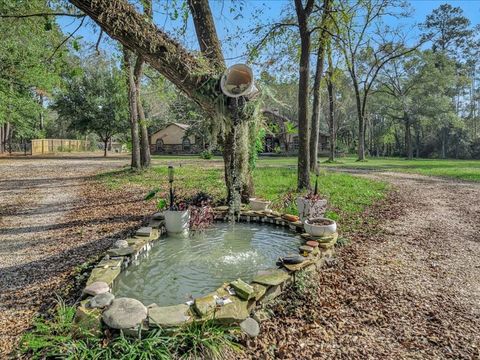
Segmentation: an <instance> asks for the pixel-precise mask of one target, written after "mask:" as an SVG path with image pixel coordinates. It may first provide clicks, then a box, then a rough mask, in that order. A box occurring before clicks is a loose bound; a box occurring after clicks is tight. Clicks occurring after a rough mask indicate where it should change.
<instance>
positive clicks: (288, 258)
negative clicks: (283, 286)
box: [281, 255, 305, 265]
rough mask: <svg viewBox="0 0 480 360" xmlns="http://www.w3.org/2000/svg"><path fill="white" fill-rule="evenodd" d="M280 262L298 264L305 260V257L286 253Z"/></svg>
mask: <svg viewBox="0 0 480 360" xmlns="http://www.w3.org/2000/svg"><path fill="white" fill-rule="evenodd" d="M281 260H282V263H283V264H284V265H285V264H300V263H302V262H304V261H305V258H304V257H303V256H300V255H287V256H285V257H283V258H281Z"/></svg>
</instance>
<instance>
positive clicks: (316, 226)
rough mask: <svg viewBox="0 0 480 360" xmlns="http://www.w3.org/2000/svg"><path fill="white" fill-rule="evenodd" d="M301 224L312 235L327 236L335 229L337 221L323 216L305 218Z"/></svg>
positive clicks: (333, 232)
mask: <svg viewBox="0 0 480 360" xmlns="http://www.w3.org/2000/svg"><path fill="white" fill-rule="evenodd" d="M303 226H304V228H305V231H306V232H307V233H308V234H310V235H312V236H328V235H332V234H335V232H336V231H337V223H336V222H335V221H333V220H331V219H327V218H324V217H318V218H311V219H306V220H305V222H304V224H303Z"/></svg>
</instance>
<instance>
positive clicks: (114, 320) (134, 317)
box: [102, 298, 147, 329]
mask: <svg viewBox="0 0 480 360" xmlns="http://www.w3.org/2000/svg"><path fill="white" fill-rule="evenodd" d="M146 318H147V308H146V307H145V306H144V305H143V304H142V303H141V302H140V301H138V300H135V299H130V298H118V299H115V300H113V302H112V305H110V307H109V308H108V309H107V310H105V311H104V312H103V315H102V320H103V322H104V323H105V324H107V325H108V326H109V327H110V328H112V329H130V328H135V327H137V326H138V325H140V324H142V322H143V321H144V320H145V319H146Z"/></svg>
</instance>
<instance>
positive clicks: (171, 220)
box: [164, 210, 190, 234]
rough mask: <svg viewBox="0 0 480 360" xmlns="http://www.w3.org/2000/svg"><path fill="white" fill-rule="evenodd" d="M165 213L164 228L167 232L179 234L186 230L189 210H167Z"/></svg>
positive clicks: (188, 221)
mask: <svg viewBox="0 0 480 360" xmlns="http://www.w3.org/2000/svg"><path fill="white" fill-rule="evenodd" d="M164 215H165V228H166V229H167V233H171V234H179V233H183V232H186V231H188V228H189V224H190V210H182V211H175V210H167V211H165V212H164Z"/></svg>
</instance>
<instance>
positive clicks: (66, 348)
mask: <svg viewBox="0 0 480 360" xmlns="http://www.w3.org/2000/svg"><path fill="white" fill-rule="evenodd" d="M74 315H75V308H74V307H71V306H66V305H65V304H64V303H63V302H62V301H59V303H58V305H57V309H56V313H55V314H54V317H53V318H52V319H51V320H47V319H45V318H37V319H36V320H35V321H34V328H33V330H31V331H30V332H27V333H26V334H25V335H24V336H23V338H22V339H21V342H20V347H19V351H20V353H21V354H23V355H28V356H29V357H30V358H32V359H45V358H49V359H50V358H61V359H67V360H79V359H88V360H90V359H98V360H117V359H128V360H137V359H138V360H170V359H200V358H202V359H204V358H209V359H218V358H221V355H222V352H223V351H224V350H225V349H226V348H229V349H232V350H234V351H237V350H239V349H240V346H239V345H238V344H237V343H236V342H235V341H236V337H235V329H234V328H228V327H221V326H218V325H215V324H214V323H213V322H212V321H206V322H202V323H197V322H194V323H191V324H187V325H185V326H184V327H181V328H178V329H175V330H171V331H169V332H167V331H166V330H163V329H158V330H156V331H151V332H149V333H148V334H147V335H146V336H144V337H142V336H140V335H141V334H140V333H139V337H127V336H124V335H123V333H120V334H119V335H118V336H116V337H114V338H113V339H111V340H110V341H102V339H99V338H96V337H92V336H89V335H88V334H83V336H82V337H81V338H75V337H74V336H73V333H74V332H73V329H74Z"/></svg>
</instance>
